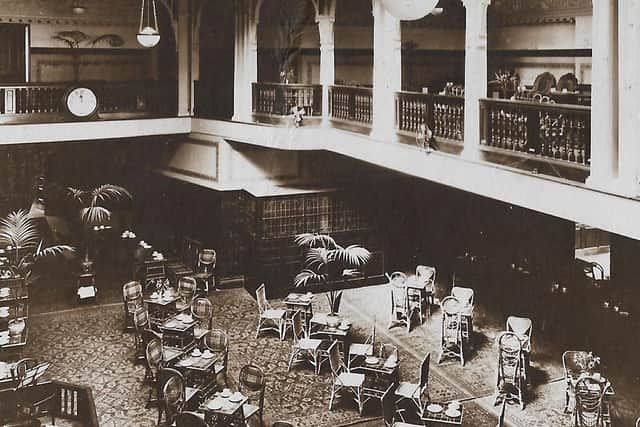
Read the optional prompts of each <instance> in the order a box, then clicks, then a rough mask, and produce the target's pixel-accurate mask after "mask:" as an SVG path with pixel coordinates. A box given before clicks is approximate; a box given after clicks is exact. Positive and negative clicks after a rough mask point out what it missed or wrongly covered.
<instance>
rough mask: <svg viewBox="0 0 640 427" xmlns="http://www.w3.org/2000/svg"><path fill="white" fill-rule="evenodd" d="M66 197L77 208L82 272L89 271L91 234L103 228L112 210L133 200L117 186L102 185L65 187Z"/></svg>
mask: <svg viewBox="0 0 640 427" xmlns="http://www.w3.org/2000/svg"><path fill="white" fill-rule="evenodd" d="M66 194H67V197H68V198H69V199H71V200H72V201H73V202H74V203H75V206H76V207H77V208H78V215H79V219H80V222H81V223H82V228H83V234H84V235H85V255H84V262H83V271H91V268H92V265H93V262H92V261H91V260H90V259H89V251H90V244H89V239H90V238H91V237H90V236H92V234H91V233H92V232H93V231H96V230H99V229H100V227H102V228H104V227H105V226H107V225H108V224H109V222H110V220H111V213H112V209H113V207H114V206H115V205H117V204H119V203H122V202H124V201H131V200H133V196H131V193H129V191H128V190H127V189H126V188H124V187H120V186H118V185H112V184H104V185H100V186H98V187H95V188H92V189H90V190H80V189H77V188H73V187H67V192H66Z"/></svg>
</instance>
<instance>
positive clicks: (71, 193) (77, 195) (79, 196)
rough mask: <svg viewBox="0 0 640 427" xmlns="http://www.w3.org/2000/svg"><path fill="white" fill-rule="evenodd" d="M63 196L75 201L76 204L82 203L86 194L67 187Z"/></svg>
mask: <svg viewBox="0 0 640 427" xmlns="http://www.w3.org/2000/svg"><path fill="white" fill-rule="evenodd" d="M65 194H66V196H67V197H69V198H70V199H71V200H75V201H77V202H78V203H84V198H85V196H86V194H87V192H86V191H85V190H80V189H79V188H74V187H67V189H66V192H65Z"/></svg>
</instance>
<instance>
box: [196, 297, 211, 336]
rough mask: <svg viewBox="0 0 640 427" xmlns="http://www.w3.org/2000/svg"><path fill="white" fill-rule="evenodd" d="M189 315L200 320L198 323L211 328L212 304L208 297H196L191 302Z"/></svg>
mask: <svg viewBox="0 0 640 427" xmlns="http://www.w3.org/2000/svg"><path fill="white" fill-rule="evenodd" d="M191 315H192V316H193V317H194V318H196V319H197V320H198V321H200V324H201V325H202V326H203V327H204V328H206V329H211V320H212V319H213V304H211V301H209V299H208V298H196V299H194V300H193V302H192V303H191Z"/></svg>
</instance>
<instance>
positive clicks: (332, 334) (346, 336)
mask: <svg viewBox="0 0 640 427" xmlns="http://www.w3.org/2000/svg"><path fill="white" fill-rule="evenodd" d="M309 322H310V329H309V330H310V331H311V333H310V335H311V336H312V337H315V336H316V335H321V336H324V337H327V338H328V339H330V340H331V341H333V340H338V341H340V343H342V352H343V357H344V362H345V364H347V363H348V359H349V347H350V346H351V325H348V326H347V327H346V328H344V327H342V326H338V327H335V328H333V327H330V326H329V325H328V320H327V315H326V314H314V315H313V317H312V318H311V320H310V321H309ZM313 325H317V329H315V330H311V328H312V327H313Z"/></svg>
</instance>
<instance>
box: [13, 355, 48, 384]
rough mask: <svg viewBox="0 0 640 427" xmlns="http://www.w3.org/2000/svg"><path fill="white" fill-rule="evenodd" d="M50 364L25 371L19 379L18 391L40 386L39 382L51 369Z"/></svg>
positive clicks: (41, 364) (40, 364)
mask: <svg viewBox="0 0 640 427" xmlns="http://www.w3.org/2000/svg"><path fill="white" fill-rule="evenodd" d="M49 365H50V364H49V362H42V363H39V364H37V365H36V366H33V367H31V368H29V369H27V370H25V371H24V374H23V375H22V376H21V377H20V378H19V381H18V385H16V389H23V388H25V387H33V386H35V385H37V384H38V381H39V380H40V378H42V376H43V375H44V373H45V372H47V369H49Z"/></svg>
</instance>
